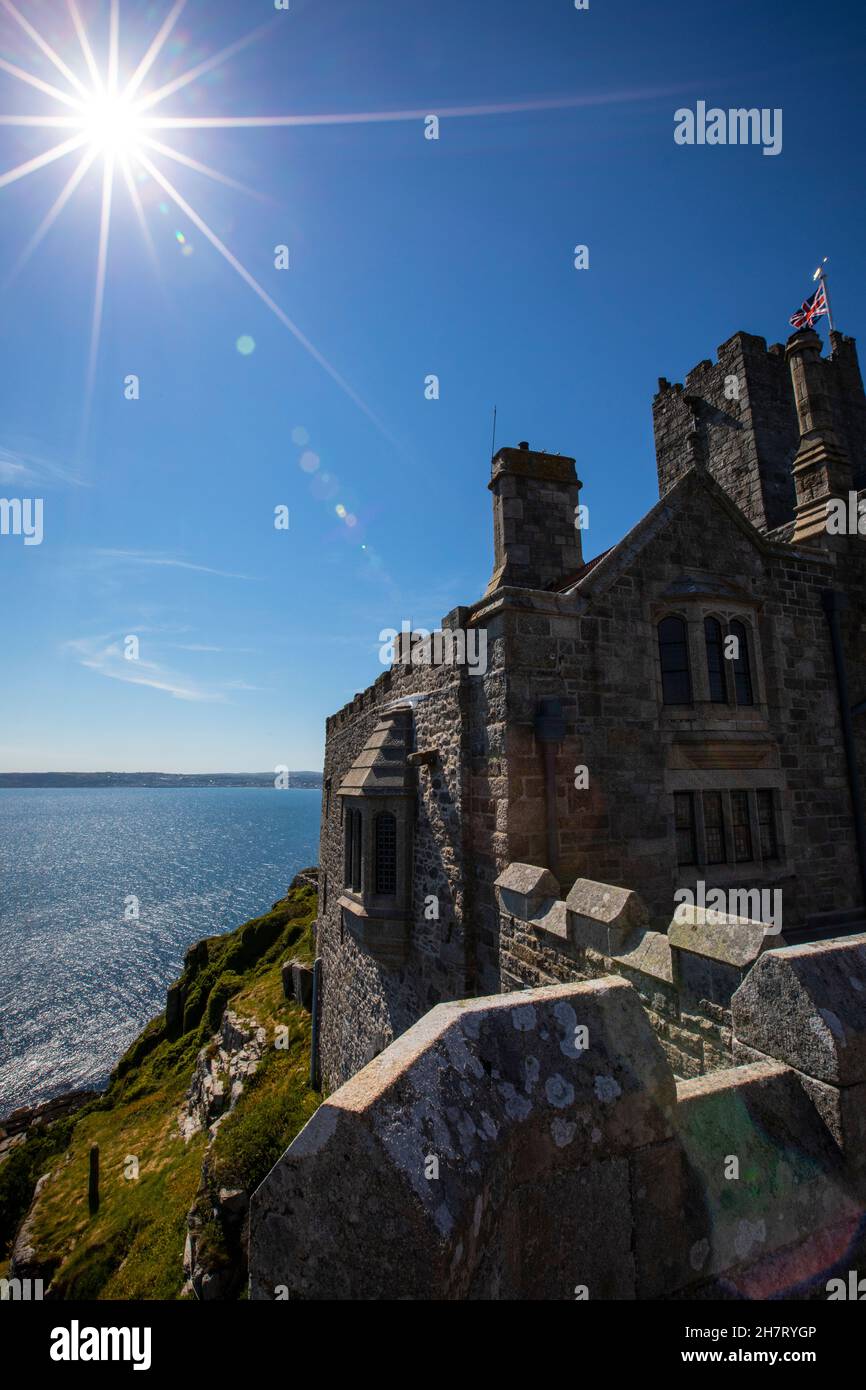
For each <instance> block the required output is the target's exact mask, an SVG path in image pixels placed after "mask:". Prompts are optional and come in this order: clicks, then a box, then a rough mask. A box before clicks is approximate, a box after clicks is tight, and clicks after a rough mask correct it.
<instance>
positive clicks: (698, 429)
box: [653, 333, 866, 530]
mask: <svg viewBox="0 0 866 1390" xmlns="http://www.w3.org/2000/svg"><path fill="white" fill-rule="evenodd" d="M831 347H832V353H831V355H830V356H829V357H828V358H825V359H822V365H823V377H824V381H825V384H826V389H827V393H828V397H829V399H830V401H831V403H832V406H833V413H834V417H835V423H836V426H837V429H838V432H839V435H840V436H841V438H842V440H843V442H844V444H845V446H846V448H847V450H848V453H849V455H850V457H851V460H852V462H853V463H854V465H855V476H856V477H859V479H860V481H859V483H858V484H857V485H858V486H860V487H862V486H864V483H866V477H864V474H866V397H864V393H863V383H862V380H861V377H860V369H859V366H858V362H857V351H856V346H855V343H854V340H853V339H852V338H847V337H845V336H844V334H841V333H834V334H833V335H832V340H831ZM733 381H735V382H736V388H735V389H736V390H737V392H738V394H737V396H733V395H732V388H731V386H730V383H731V382H733ZM653 427H654V432H655V444H656V463H657V468H658V479H659V496H661V497H663V496H664V495H665V493H667V492H668V491H670V489H671V487H673V485H674V483H675V482H676V481H677V479H678V478H680V477H682V475H683V473H684V472H686V470H687V469H688V468H690V467H692V466H693V465H694V464H696V463H697V464H703V465H704V466H705V467H707V468H708V469H709V471H710V473H711V474H712V476H713V477H714V478H715V479H716V481H717V482H719V483H720V484H721V486H722V487H723V488H724V489H725V491H726V492H727V493H728V495H729V496H730V497H731V498H732V499H733V501H734V502H735V503H736V504H737V506H738V507H739V508H740V509H741V511H742V512H743V514H744V515H745V516H747V517H748V518H749V520H750V521H751V522H752V523H753V524H754V525H755V526H757V527H758V528H759V529H761V530H773V529H774V528H775V527H778V526H781V525H783V524H784V523H785V522H787V521H789V520H790V519H791V517H792V516H793V510H794V484H793V478H792V474H791V465H792V463H793V459H794V455H795V453H796V451H797V445H798V443H799V437H800V436H799V429H798V425H797V411H796V407H795V404H794V394H793V389H792V386H791V377H790V373H789V370H788V367H787V365H786V362H785V350H784V347H783V346H782V344H781V343H774V344H773V346H772V347H771V348H769V349H768V348H767V344H766V342H765V340H764V339H763V338H759V337H755V336H754V335H753V334H751V333H735V334H734V336H733V337H732V338H729V339H728V340H727V342H725V343H722V345H721V347H720V348H719V349H718V353H717V360H716V361H715V362H711V361H709V360H706V361H704V362H699V363H698V365H697V366H696V367H694V368H693V369H692V371H690V372H689V374H688V375H687V377H686V379H685V382H684V383H683V384H679V383H676V384H673V385H672V384H671V383H670V382H668V381H667V380H665V378H664V377H662V378H660V380H659V391H658V394H657V395H656V397H655V399H654V401H653Z"/></svg>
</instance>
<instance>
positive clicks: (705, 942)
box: [667, 903, 776, 970]
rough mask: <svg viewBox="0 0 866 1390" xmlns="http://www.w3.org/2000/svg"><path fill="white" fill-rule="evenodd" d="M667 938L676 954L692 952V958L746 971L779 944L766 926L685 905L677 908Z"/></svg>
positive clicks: (707, 909)
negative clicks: (768, 950) (765, 952)
mask: <svg viewBox="0 0 866 1390" xmlns="http://www.w3.org/2000/svg"><path fill="white" fill-rule="evenodd" d="M667 935H668V941H669V942H670V944H671V946H672V947H673V948H674V950H677V951H691V953H692V955H695V956H704V957H706V959H707V960H717V961H721V962H722V964H724V965H732V966H734V968H735V969H737V970H747V969H748V968H749V966H750V965H752V964H753V963H754V962H755V961H756V960H757V958H758V956H759V955H760V954H761V952H762V951H764V950H766V949H767V948H768V947H770V946H771V945H772V943H773V941H774V940H776V938H775V937H773V936H770V935H768V934H767V929H766V923H764V922H755V921H752V919H751V918H748V917H730V916H728V915H727V914H726V913H721V912H716V911H715V910H714V909H713V908H703V907H692V906H690V905H688V904H686V903H682V904H680V906H679V907H678V908H677V912H676V915H675V916H674V918H673V920H672V922H671V924H670V926H669V927H668V932H667Z"/></svg>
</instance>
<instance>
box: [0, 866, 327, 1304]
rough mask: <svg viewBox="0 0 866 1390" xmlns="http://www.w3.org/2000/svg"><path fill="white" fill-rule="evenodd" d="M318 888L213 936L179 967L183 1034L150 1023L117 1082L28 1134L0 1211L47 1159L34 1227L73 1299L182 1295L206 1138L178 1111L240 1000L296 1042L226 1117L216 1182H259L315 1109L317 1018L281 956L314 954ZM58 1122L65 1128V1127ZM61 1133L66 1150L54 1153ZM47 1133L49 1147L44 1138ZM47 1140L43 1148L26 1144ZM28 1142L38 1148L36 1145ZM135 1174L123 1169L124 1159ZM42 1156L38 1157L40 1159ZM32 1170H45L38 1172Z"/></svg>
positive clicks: (0, 1172)
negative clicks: (312, 1065) (189, 1217)
mask: <svg viewBox="0 0 866 1390" xmlns="http://www.w3.org/2000/svg"><path fill="white" fill-rule="evenodd" d="M315 912H316V895H315V892H314V891H313V890H312V889H309V888H297V889H293V890H292V891H291V892H290V893H289V895H288V897H287V898H286V899H284V900H283V901H282V902H280V903H278V904H276V905H275V907H274V908H273V909H272V910H271V912H269V913H266V914H265V915H264V916H263V917H259V918H256V919H254V920H253V921H252V922H248V923H246V924H245V925H244V926H242V927H238V928H237V930H236V931H234V932H230V933H228V934H227V935H226V936H218V937H209V938H208V939H207V942H206V943H205V946H204V948H202V946H201V945H200V946H199V947H198V949H197V951H195V952H193V953H191V955H194V956H195V959H194V960H189V959H188V964H187V965H186V966H185V969H184V975H183V976H182V977H181V978H182V980H183V981H184V984H185V986H186V988H185V995H186V1004H185V1009H184V1017H183V1031H182V1033H181V1035H180V1036H179V1037H177V1038H176V1039H174V1040H173V1041H172V1040H169V1038H167V1037H166V1032H165V1019H164V1016H161V1017H159V1018H157V1019H154V1020H153V1021H152V1022H151V1023H150V1024H148V1026H147V1028H146V1029H145V1030H144V1032H143V1033H142V1034H141V1035H140V1036H139V1038H137V1039H136V1041H135V1042H134V1043H133V1044H132V1046H131V1047H130V1049H129V1050H128V1051H127V1053H126V1054H125V1056H124V1057H123V1058H122V1059H121V1061H120V1063H119V1064H118V1066H117V1068H116V1069H115V1072H114V1074H113V1077H112V1080H111V1083H110V1085H109V1088H108V1090H107V1092H106V1093H105V1095H104V1096H102V1097H100V1099H99V1100H98V1101H97V1102H94V1103H92V1104H91V1105H90V1106H88V1107H86V1109H85V1110H83V1111H82V1112H80V1114H79V1115H78V1116H76V1117H74V1119H73V1120H72V1121H71V1122H68V1121H67V1122H63V1121H61V1122H59V1124H66V1127H67V1128H66V1130H65V1131H63V1132H62V1133H61V1132H60V1131H59V1125H55V1126H52V1127H51V1129H49V1130H48V1131H47V1134H46V1136H45V1139H44V1140H42V1141H40V1140H39V1139H38V1138H33V1139H28V1141H27V1143H26V1144H24V1145H22V1146H21V1147H20V1148H18V1149H16V1150H14V1151H13V1153H12V1154H11V1155H10V1157H9V1158H8V1159H7V1160H6V1162H5V1163H4V1164H3V1165H2V1167H0V1210H2V1208H3V1203H4V1200H5V1201H6V1204H7V1210H8V1207H9V1204H10V1192H12V1193H14V1191H15V1190H16V1185H17V1188H18V1189H20V1188H21V1185H22V1180H24V1181H25V1182H27V1181H30V1180H31V1179H33V1178H35V1177H37V1176H39V1174H40V1173H41V1172H43V1171H45V1170H47V1169H48V1168H49V1167H51V1168H52V1170H53V1171H52V1177H51V1180H50V1181H49V1182H48V1183H47V1184H46V1186H45V1187H44V1189H43V1192H42V1194H41V1196H40V1200H39V1203H38V1207H37V1212H36V1219H35V1223H34V1231H35V1237H36V1246H37V1249H38V1252H39V1256H40V1259H41V1260H46V1262H48V1263H49V1264H51V1265H52V1266H53V1267H54V1269H55V1273H54V1285H53V1288H54V1290H55V1291H56V1292H57V1294H58V1296H60V1297H65V1298H76V1297H78V1298H120V1299H149V1298H176V1297H177V1296H178V1294H179V1293H180V1289H181V1285H182V1282H183V1272H182V1267H181V1258H182V1253H183V1245H184V1239H185V1235H186V1214H187V1211H188V1210H189V1208H190V1206H191V1204H192V1202H193V1200H194V1198H195V1196H196V1193H197V1190H198V1187H199V1180H200V1172H201V1161H202V1155H203V1153H204V1149H205V1145H206V1142H207V1136H206V1135H205V1134H198V1135H196V1136H194V1138H192V1139H191V1140H190V1141H189V1142H188V1143H184V1141H183V1139H182V1137H181V1135H180V1133H179V1131H178V1127H177V1113H178V1110H179V1108H180V1105H181V1102H182V1100H183V1097H184V1094H185V1092H186V1089H187V1087H188V1085H189V1081H190V1076H191V1073H192V1069H193V1066H194V1063H195V1058H196V1054H197V1053H198V1051H199V1049H200V1048H201V1047H203V1046H204V1045H205V1044H206V1043H207V1041H208V1039H209V1037H210V1035H211V1034H212V1033H213V1031H214V1030H215V1029H216V1027H217V1025H218V1023H219V1018H220V1017H221V1015H222V1011H223V1008H224V1007H225V1004H226V1002H227V1000H228V999H231V1007H232V1009H233V1010H234V1011H235V1012H237V1013H239V1014H240V1015H241V1016H245V1017H248V1016H250V1015H253V1016H254V1017H255V1018H256V1019H257V1020H258V1022H259V1023H260V1024H262V1025H263V1026H264V1027H265V1028H266V1029H267V1036H268V1041H269V1043H271V1044H273V1042H274V1039H275V1037H276V1036H277V1035H276V1034H275V1031H274V1030H275V1028H277V1027H278V1025H282V1026H283V1027H284V1029H285V1030H286V1031H285V1032H283V1033H282V1034H280V1035H279V1036H280V1037H281V1039H282V1040H287V1044H288V1045H287V1046H286V1047H282V1048H278V1047H274V1046H273V1045H271V1046H270V1047H269V1048H268V1051H267V1053H266V1054H265V1058H264V1060H263V1062H262V1064H261V1065H260V1067H259V1070H258V1073H257V1074H256V1076H255V1077H254V1078H253V1081H252V1082H251V1083H250V1084H248V1086H247V1088H246V1090H245V1092H244V1094H243V1096H242V1097H241V1099H240V1101H239V1102H238V1104H237V1106H236V1107H235V1110H234V1111H233V1112H232V1113H231V1115H229V1116H228V1117H227V1118H226V1119H225V1120H224V1121H223V1122H222V1124H221V1126H220V1128H219V1131H218V1134H217V1140H216V1142H215V1144H214V1149H213V1151H212V1168H213V1172H214V1176H215V1178H216V1180H217V1181H218V1183H219V1185H222V1186H227V1187H245V1188H247V1190H251V1188H252V1187H254V1186H255V1185H256V1184H257V1183H258V1182H259V1181H260V1180H261V1178H262V1177H264V1176H265V1174H266V1173H267V1171H268V1169H269V1168H270V1167H271V1166H272V1164H273V1163H274V1162H275V1161H276V1159H277V1158H278V1157H279V1155H280V1154H281V1153H282V1151H283V1150H284V1149H285V1147H286V1146H287V1145H288V1144H289V1143H290V1142H291V1140H292V1139H293V1138H294V1136H295V1135H296V1134H297V1132H298V1130H299V1129H300V1128H301V1127H302V1125H303V1124H304V1123H305V1122H306V1120H307V1119H308V1118H309V1116H310V1115H311V1114H312V1113H313V1111H314V1110H315V1108H316V1106H317V1104H318V1103H319V1099H320V1097H319V1096H318V1095H317V1094H316V1093H315V1092H313V1091H311V1090H310V1089H309V1082H308V1069H309V1042H310V1038H309V1035H310V1024H309V1016H308V1015H307V1014H306V1013H305V1012H304V1011H303V1010H302V1009H300V1008H299V1007H298V1006H297V1005H295V1004H290V1003H288V1001H287V1000H286V999H285V998H284V997H283V992H282V985H281V981H280V971H279V966H280V963H281V962H282V961H283V960H284V959H286V957H287V956H297V957H298V958H300V959H306V960H310V959H311V958H312V951H313V943H312V937H311V932H310V927H311V924H312V922H313V920H314V918H315ZM53 1131H58V1132H57V1134H56V1135H54V1134H53ZM52 1138H54V1140H55V1143H56V1145H57V1148H58V1149H61V1146H63V1145H65V1149H62V1150H61V1153H60V1157H59V1158H57V1157H54V1156H53V1155H52V1154H51V1152H50V1141H51V1140H52ZM45 1140H47V1141H48V1143H46V1142H45ZM40 1142H42V1145H43V1147H42V1150H41V1152H40V1151H37V1150H36V1149H35V1147H34V1148H33V1149H31V1145H32V1146H35V1145H36V1144H38V1143H40ZM93 1143H97V1144H99V1149H100V1206H99V1210H98V1212H97V1213H96V1214H95V1215H90V1214H89V1212H88V1205H87V1173H88V1155H89V1150H90V1146H91V1144H93ZM28 1150H30V1153H28ZM130 1156H135V1157H136V1158H137V1159H138V1165H139V1176H138V1178H137V1179H132V1180H130V1179H128V1178H126V1177H125V1176H124V1168H125V1166H127V1167H128V1166H129V1157H130ZM40 1164H41V1166H40ZM34 1170H36V1171H34Z"/></svg>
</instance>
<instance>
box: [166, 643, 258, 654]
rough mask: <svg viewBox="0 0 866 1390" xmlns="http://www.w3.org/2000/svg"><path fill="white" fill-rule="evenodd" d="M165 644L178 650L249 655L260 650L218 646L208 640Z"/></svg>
mask: <svg viewBox="0 0 866 1390" xmlns="http://www.w3.org/2000/svg"><path fill="white" fill-rule="evenodd" d="M165 645H166V646H168V647H171V648H173V650H174V651H178V652H221V653H229V654H231V655H235V654H237V653H242V654H244V655H247V656H249V655H251V654H252V653H254V652H256V651H257V650H258V648H256V647H216V646H211V645H210V643H208V642H167V643H166V644H165Z"/></svg>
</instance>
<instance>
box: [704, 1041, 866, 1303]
mask: <svg viewBox="0 0 866 1390" xmlns="http://www.w3.org/2000/svg"><path fill="white" fill-rule="evenodd" d="M677 1096H678V1101H679V1104H678V1106H677V1126H678V1131H679V1134H680V1137H681V1140H682V1144H683V1150H684V1153H685V1156H686V1161H687V1164H688V1166H689V1169H690V1177H689V1190H690V1197H689V1201H688V1203H687V1204H686V1206H685V1209H684V1212H683V1223H684V1227H685V1230H686V1233H687V1239H688V1243H689V1263H690V1266H691V1269H692V1271H693V1273H694V1278H695V1279H696V1278H697V1277H698V1276H700V1277H702V1278H705V1277H707V1276H711V1275H717V1274H720V1273H721V1272H723V1271H727V1275H728V1278H729V1280H731V1281H732V1282H733V1284H734V1286H735V1287H737V1284H738V1280H739V1278H740V1276H739V1275H738V1271H742V1272H743V1275H742V1282H741V1284H740V1288H741V1291H742V1294H743V1296H745V1297H749V1296H751V1295H750V1294H749V1293H748V1291H747V1290H748V1274H747V1271H748V1269H749V1267H750V1266H753V1265H756V1264H758V1263H760V1262H761V1261H764V1260H766V1259H767V1257H768V1256H770V1255H772V1254H773V1253H775V1252H778V1251H782V1250H785V1249H787V1248H788V1247H797V1246H800V1247H801V1248H804V1249H807V1248H808V1246H809V1244H810V1242H811V1241H812V1240H813V1238H814V1236H815V1235H816V1233H817V1232H819V1231H820V1230H821V1229H822V1228H824V1227H830V1226H835V1225H836V1224H838V1223H842V1222H845V1221H846V1220H847V1221H850V1222H851V1223H852V1229H853V1228H854V1226H856V1222H857V1221H858V1220H859V1218H860V1216H861V1215H862V1211H861V1209H860V1204H859V1203H858V1202H857V1200H856V1198H855V1197H854V1196H853V1195H852V1188H851V1182H850V1181H849V1178H848V1175H847V1174H846V1169H845V1165H844V1162H843V1159H842V1155H841V1154H840V1152H839V1150H838V1147H837V1146H836V1144H835V1143H834V1141H833V1138H832V1136H831V1135H830V1133H829V1132H828V1130H827V1127H826V1125H825V1124H824V1123H823V1121H822V1119H821V1117H820V1115H819V1114H818V1112H817V1110H816V1109H815V1106H814V1105H813V1103H812V1101H811V1099H810V1097H809V1096H808V1095H807V1094H806V1092H805V1091H804V1089H803V1087H802V1085H801V1084H800V1081H799V1079H798V1077H797V1076H796V1075H795V1073H794V1072H793V1071H791V1070H790V1069H789V1068H787V1067H784V1066H781V1065H780V1064H779V1063H774V1062H763V1063H758V1064H756V1065H753V1066H748V1067H736V1068H732V1069H729V1070H727V1071H723V1072H714V1073H713V1074H712V1075H710V1076H702V1077H698V1078H697V1079H695V1080H691V1081H684V1082H681V1083H680V1085H679V1086H678V1088H677ZM793 1282H796V1280H794V1281H793ZM779 1291H781V1290H777V1292H779ZM764 1296H766V1295H764Z"/></svg>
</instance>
